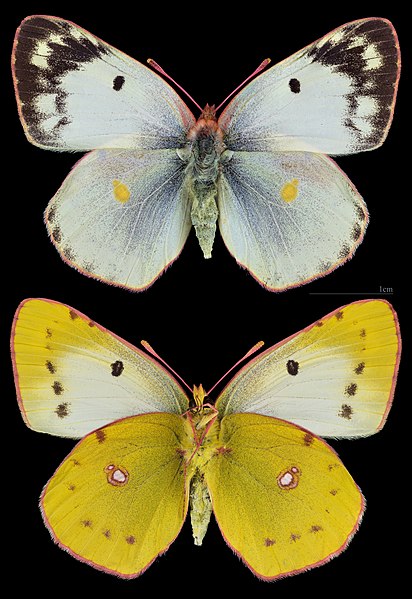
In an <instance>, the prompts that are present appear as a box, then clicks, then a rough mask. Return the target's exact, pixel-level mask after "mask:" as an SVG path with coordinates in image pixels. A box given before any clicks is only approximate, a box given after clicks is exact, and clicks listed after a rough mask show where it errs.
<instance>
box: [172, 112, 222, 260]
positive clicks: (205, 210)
mask: <svg viewBox="0 0 412 599" xmlns="http://www.w3.org/2000/svg"><path fill="white" fill-rule="evenodd" d="M187 142H188V143H187V147H186V148H185V149H184V151H183V152H179V156H180V157H181V158H183V159H186V160H187V174H188V178H187V181H188V195H189V199H190V202H191V219H192V224H193V225H194V227H195V230H196V235H197V238H198V240H199V244H200V247H201V248H202V251H203V254H204V257H205V258H210V257H211V255H212V247H213V241H214V238H215V233H216V221H217V217H218V215H219V212H218V208H217V204H216V199H217V179H218V175H219V162H220V157H221V155H222V153H223V151H224V149H225V145H224V143H223V133H222V131H221V129H220V127H219V126H218V124H217V120H216V111H215V109H214V107H213V106H209V105H206V108H205V109H204V110H203V112H202V114H201V116H200V118H199V119H198V121H197V122H196V124H195V125H194V126H193V127H192V128H191V129H190V130H189V132H188V134H187Z"/></svg>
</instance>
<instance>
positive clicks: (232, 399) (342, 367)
mask: <svg viewBox="0 0 412 599" xmlns="http://www.w3.org/2000/svg"><path fill="white" fill-rule="evenodd" d="M400 353H401V338H400V332H399V325H398V319H397V316H396V313H395V311H394V310H393V308H392V306H391V305H390V304H388V303H387V302H385V301H383V300H362V301H360V302H354V303H352V304H348V305H347V306H343V307H342V308H338V309H337V310H335V311H334V312H331V313H330V314H328V315H327V316H325V317H324V318H322V319H321V320H318V321H317V322H315V323H314V324H312V325H310V326H308V327H307V328H305V329H303V330H302V331H300V332H299V333H297V334H295V335H292V336H291V337H289V338H288V339H286V340H285V341H282V342H281V343H278V344H277V345H275V346H273V347H270V348H269V349H268V350H266V351H265V352H264V353H262V354H261V355H259V356H258V357H257V358H255V359H254V360H252V361H251V362H249V363H248V364H247V365H246V366H245V367H244V368H243V369H242V370H240V372H239V373H238V374H237V375H236V376H235V377H234V378H233V379H232V381H230V382H229V384H228V385H227V387H226V388H225V389H224V391H223V392H222V394H221V395H220V397H219V398H218V401H217V402H216V407H217V408H218V410H219V413H220V415H221V416H223V415H225V414H231V413H235V412H253V413H257V414H263V415H266V416H274V417H276V418H282V419H284V420H288V421H289V422H294V423H296V424H299V425H300V426H304V427H305V428H308V429H309V430H311V431H313V432H314V433H315V434H317V435H320V436H322V437H359V436H365V435H371V434H373V433H375V432H377V431H378V430H380V429H381V428H382V426H383V425H384V423H385V420H386V416H387V414H388V412H389V409H390V406H391V403H392V398H393V394H394V390H395V384H396V377H397V373H398V367H399V359H400Z"/></svg>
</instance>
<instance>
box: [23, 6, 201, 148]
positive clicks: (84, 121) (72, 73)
mask: <svg viewBox="0 0 412 599" xmlns="http://www.w3.org/2000/svg"><path fill="white" fill-rule="evenodd" d="M12 67H13V78H14V84H15V90H16V97H17V103H18V106H19V113H20V118H21V120H22V123H23V127H24V129H25V132H26V135H27V137H28V139H29V140H30V141H31V142H32V143H34V144H35V145H38V146H40V147H43V148H47V149H52V150H53V149H54V150H91V149H95V148H142V149H158V148H176V147H180V146H181V145H183V144H184V141H185V134H186V132H187V131H188V130H189V128H190V127H191V126H192V125H193V124H194V122H195V120H194V117H193V115H192V113H191V112H190V110H189V109H188V108H187V106H186V105H185V103H184V102H183V101H182V100H181V99H180V97H179V96H178V94H177V93H176V92H175V91H174V90H173V89H172V88H171V87H170V85H168V84H167V83H166V82H165V81H164V80H163V79H162V78H161V77H159V76H158V75H157V74H156V73H154V72H153V71H151V70H150V69H148V68H147V67H145V66H144V65H143V64H141V63H139V62H137V61H136V60H133V59H132V58H130V57H129V56H127V55H126V54H123V53H122V52H120V51H119V50H117V49H116V48H113V47H112V46H110V45H109V44H106V43H105V42H103V41H102V40H100V39H99V38H97V37H95V36H94V35H92V34H91V33H89V32H88V31H86V30H85V29H82V28H81V27H78V26H77V25H75V24H74V23H71V22H70V21H65V20H64V19H59V18H56V17H45V16H33V17H28V18H27V19H25V20H24V21H23V22H22V24H21V25H20V27H19V29H18V30H17V33H16V38H15V43H14V48H13V57H12Z"/></svg>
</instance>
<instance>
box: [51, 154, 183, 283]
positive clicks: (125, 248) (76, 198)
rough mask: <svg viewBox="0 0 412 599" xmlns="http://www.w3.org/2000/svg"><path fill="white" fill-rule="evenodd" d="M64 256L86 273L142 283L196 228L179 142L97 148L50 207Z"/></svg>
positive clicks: (165, 263)
mask: <svg viewBox="0 0 412 599" xmlns="http://www.w3.org/2000/svg"><path fill="white" fill-rule="evenodd" d="M45 219H46V224H47V228H48V231H49V234H50V236H51V238H52V240H53V242H54V244H55V245H56V247H57V249H58V251H59V252H60V254H61V256H62V258H63V260H65V261H66V262H68V263H69V264H70V265H71V266H75V267H76V268H78V269H79V270H80V271H81V272H83V273H84V274H87V275H89V276H91V277H94V278H98V279H100V280H103V281H105V282H107V283H110V284H113V285H118V286H123V287H126V288H128V289H133V290H141V289H144V288H146V287H148V286H149V285H151V284H152V283H153V282H154V280H155V279H156V278H157V277H158V276H159V275H160V274H161V273H162V272H163V271H164V269H165V268H166V267H167V266H168V265H169V264H170V263H171V262H173V261H174V260H175V259H176V258H177V256H178V255H179V254H180V252H181V250H182V248H183V245H184V243H185V241H186V239H187V236H188V235H189V231H190V228H191V221H190V205H189V201H188V198H187V194H186V193H185V172H184V164H183V162H182V161H181V160H180V159H179V157H178V156H177V154H176V152H175V151H174V150H157V151H152V152H141V151H139V152H138V151H136V150H134V151H132V150H95V151H94V152H91V153H89V154H88V155H87V156H85V157H84V158H83V159H82V160H80V161H79V162H78V163H77V165H76V166H75V167H74V169H73V170H72V171H71V173H70V174H69V175H68V177H67V178H66V180H65V181H64V182H63V185H62V186H61V187H60V189H59V190H58V191H57V193H56V195H55V196H54V197H53V199H52V200H51V202H50V203H49V206H48V208H47V210H46V215H45Z"/></svg>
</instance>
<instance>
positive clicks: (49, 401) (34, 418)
mask: <svg viewBox="0 0 412 599" xmlns="http://www.w3.org/2000/svg"><path fill="white" fill-rule="evenodd" d="M11 350H12V359H13V367H14V374H15V381H16V389H17V395H18V399H19V405H20V409H21V411H22V414H23V417H24V419H25V421H26V424H27V425H28V426H29V427H30V428H33V429H34V430H37V431H41V432H46V433H50V434H52V435H58V436H61V437H74V438H76V437H82V436H84V435H85V434H87V433H89V432H90V431H92V430H94V429H96V428H99V427H101V426H103V425H105V424H107V423H109V422H113V421H114V420H118V419H119V418H124V417H126V416H131V415H134V414H142V413H147V412H169V413H175V414H181V413H183V412H184V411H185V410H187V408H188V400H187V397H186V395H185V393H184V392H183V390H182V389H181V387H180V385H179V384H178V383H177V382H176V381H175V379H174V378H173V377H172V376H171V375H170V374H169V373H168V372H167V371H166V370H165V369H164V368H163V367H162V366H161V365H159V364H158V363H157V362H155V361H154V360H153V359H152V358H150V357H149V356H147V355H146V354H145V353H144V352H142V351H141V350H139V349H137V348H136V347H133V346H132V345H130V344H129V343H127V342H126V341H123V339H121V338H120V337H117V336H116V335H114V334H113V333H111V332H110V331H108V330H107V329H105V328H103V327H101V326H100V325H98V324H97V323H95V322H94V321H93V320H90V318H87V316H85V315H84V314H82V313H81V312H78V311H77V310H74V309H73V308H70V307H69V306H65V305H64V304H60V303H59V302H53V301H51V300H42V299H30V300H26V301H24V302H22V304H21V305H20V306H19V308H18V310H17V312H16V315H15V317H14V323H13V331H12V338H11Z"/></svg>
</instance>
